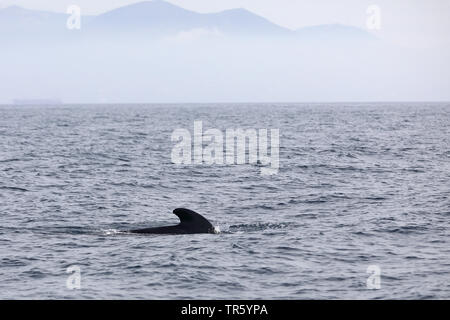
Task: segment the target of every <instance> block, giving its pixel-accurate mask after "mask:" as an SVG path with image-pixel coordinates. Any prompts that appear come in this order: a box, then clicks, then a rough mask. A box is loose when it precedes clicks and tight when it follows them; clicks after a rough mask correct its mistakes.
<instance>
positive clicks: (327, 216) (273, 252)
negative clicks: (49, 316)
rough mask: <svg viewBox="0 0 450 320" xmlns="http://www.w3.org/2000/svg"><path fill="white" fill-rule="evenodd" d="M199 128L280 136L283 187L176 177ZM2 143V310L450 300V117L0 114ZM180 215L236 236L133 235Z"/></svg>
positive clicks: (435, 107)
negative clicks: (77, 283) (186, 144)
mask: <svg viewBox="0 0 450 320" xmlns="http://www.w3.org/2000/svg"><path fill="white" fill-rule="evenodd" d="M194 120H202V121H203V126H204V128H205V129H208V128H219V129H222V130H225V129H226V128H236V127H241V128H268V129H270V128H279V129H280V134H281V141H280V142H281V149H280V162H281V168H280V171H279V174H277V175H272V176H262V175H260V174H259V170H260V168H259V167H258V166H255V165H233V166H226V165H224V166H176V165H174V164H172V163H171V158H170V156H171V150H172V146H173V145H174V143H173V142H172V141H171V139H170V136H171V133H172V131H173V130H174V129H177V128H187V129H189V130H190V131H191V132H192V130H193V128H192V127H193V122H194ZM0 137H1V140H0V212H1V220H0V221H1V223H0V298H31V299H38V298H81V299H85V298H88V299H89V298H101V299H103V298H112V299H116V298H125V299H137V298H148V299H175V298H200V299H213V298H218V299H222V298H232V299H241V298H246V299H253V298H269V299H271V298H279V299H311V298H313V299H318V298H337V299H342V298H382V299H383V298H384V299H385V298H407V299H412V298H450V272H449V271H450V239H449V226H450V225H449V220H450V200H449V196H450V182H449V181H450V105H449V104H406V103H405V104H353V105H345V104H334V105H333V104H331V105H320V104H314V105H282V104H279V105H275V104H274V105H257V104H255V105H201V106H196V105H119V106H115V105H102V106H97V105H92V106H80V105H77V106H75V105H74V106H58V107H12V106H2V107H0ZM176 207H187V208H191V209H194V210H196V211H198V212H199V213H201V214H204V215H205V216H206V217H207V218H208V219H210V220H211V221H212V222H213V224H214V225H217V226H219V227H220V229H221V230H222V233H220V234H217V235H178V236H155V235H148V236H142V235H134V234H126V233H122V232H121V231H125V230H128V229H130V228H136V227H147V226H159V225H167V224H173V223H177V219H176V217H175V216H174V215H172V214H171V211H172V210H173V209H174V208H176ZM72 265H78V266H79V267H80V268H81V289H80V290H69V289H68V288H67V287H66V280H67V277H68V276H69V274H67V273H66V270H67V268H68V267H69V266H72ZM369 265H377V266H379V267H380V268H381V289H379V290H369V289H367V287H366V280H367V278H368V277H369V274H367V273H366V270H367V267H368V266H369Z"/></svg>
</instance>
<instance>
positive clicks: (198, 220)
mask: <svg viewBox="0 0 450 320" xmlns="http://www.w3.org/2000/svg"><path fill="white" fill-rule="evenodd" d="M173 213H174V214H175V215H177V216H178V218H180V226H187V225H189V226H190V227H191V228H195V229H197V230H200V229H202V230H206V231H209V229H214V227H213V225H212V224H211V223H210V222H209V221H208V220H207V219H206V218H204V217H203V216H201V215H200V214H198V213H197V212H195V211H192V210H189V209H185V208H177V209H175V210H173Z"/></svg>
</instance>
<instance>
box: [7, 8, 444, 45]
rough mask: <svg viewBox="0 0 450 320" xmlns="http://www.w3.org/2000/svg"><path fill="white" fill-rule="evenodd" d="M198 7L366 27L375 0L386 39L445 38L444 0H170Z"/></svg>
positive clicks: (437, 41)
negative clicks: (247, 11) (242, 10)
mask: <svg viewBox="0 0 450 320" xmlns="http://www.w3.org/2000/svg"><path fill="white" fill-rule="evenodd" d="M136 2H140V1H136V0H95V1H92V0H0V7H8V6H10V5H19V6H22V7H25V8H31V9H41V10H49V11H56V12H65V11H66V8H67V7H68V6H69V5H72V4H75V5H78V6H80V7H81V9H82V12H83V13H85V14H99V13H103V12H106V11H108V10H111V9H114V8H117V7H121V6H124V5H128V4H132V3H136ZM168 2H171V3H173V4H176V5H178V6H181V7H183V8H186V9H190V10H193V11H197V12H216V11H221V10H226V9H231V8H245V9H248V10H250V11H252V12H254V13H256V14H259V15H261V16H263V17H265V18H267V19H269V20H271V21H272V22H275V23H277V24H279V25H281V26H284V27H288V28H290V29H297V28H301V27H304V26H310V25H318V24H331V23H341V24H347V25H352V26H357V27H361V28H366V21H367V19H368V14H367V12H366V11H367V8H368V7H369V6H370V5H376V6H378V7H379V9H380V13H381V28H380V30H376V31H372V32H374V33H376V34H377V35H378V36H379V37H380V38H382V39H383V40H385V41H388V42H391V43H393V44H396V45H402V46H410V47H417V48H422V47H424V48H427V47H439V46H443V45H448V44H449V43H450V37H449V31H450V1H449V0H340V1H336V0H314V1H312V0H310V1H305V0H170V1H168Z"/></svg>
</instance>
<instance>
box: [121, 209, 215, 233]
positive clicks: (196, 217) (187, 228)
mask: <svg viewBox="0 0 450 320" xmlns="http://www.w3.org/2000/svg"><path fill="white" fill-rule="evenodd" d="M173 214H175V215H176V216H178V218H179V219H180V223H179V224H177V225H175V226H166V227H156V228H146V229H136V230H130V232H131V233H143V234H194V233H215V232H214V226H213V225H212V224H211V223H210V222H209V221H208V220H207V219H206V218H205V217H203V216H202V215H200V214H198V213H197V212H195V211H192V210H189V209H185V208H177V209H175V210H173Z"/></svg>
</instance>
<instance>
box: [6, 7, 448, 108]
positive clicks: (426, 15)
mask: <svg viewBox="0 0 450 320" xmlns="http://www.w3.org/2000/svg"><path fill="white" fill-rule="evenodd" d="M135 2H140V1H133V0H95V1H92V0H52V1H49V0H15V1H12V0H0V8H2V7H8V6H11V5H19V6H22V7H25V8H29V9H36V10H37V9H39V10H46V11H53V12H66V9H67V7H68V6H69V5H74V4H75V5H78V6H79V7H80V8H81V11H82V13H84V14H89V15H97V14H101V13H103V12H106V11H109V10H112V9H114V8H117V7H122V6H125V5H128V4H132V3H135ZM168 2H171V3H172V4H175V5H178V6H180V7H183V8H186V9H190V10H193V11H196V12H202V13H208V12H218V11H222V10H226V9H231V8H245V9H247V10H249V11H251V12H253V13H256V14H258V15H260V16H263V17H265V18H267V19H269V20H270V21H272V22H274V23H276V24H278V25H280V26H283V27H287V28H290V29H298V28H302V27H305V26H313V25H323V24H336V23H339V24H344V25H350V26H355V27H359V28H361V29H364V30H368V29H367V21H368V19H369V18H370V14H368V13H367V9H368V8H369V7H373V6H376V8H378V9H379V10H380V18H381V19H380V29H379V30H368V31H369V32H372V33H375V35H376V37H377V38H378V39H381V41H375V43H372V44H371V45H362V44H361V43H358V41H353V40H351V41H345V39H347V40H348V38H345V39H344V38H339V37H338V39H340V41H341V42H339V43H336V42H335V39H334V38H325V40H323V38H320V41H318V42H317V41H309V40H307V39H303V40H302V41H293V38H289V40H287V38H283V37H281V38H277V39H274V38H271V37H266V38H265V37H262V38H258V37H255V38H254V39H246V40H251V41H242V40H241V39H239V37H231V36H230V37H222V36H223V35H222V34H221V32H220V31H215V30H203V29H201V30H198V29H192V30H183V31H181V32H180V33H178V34H173V35H172V34H170V35H165V36H166V37H165V38H164V39H163V40H161V41H160V40H155V39H152V38H148V39H147V38H139V34H138V35H137V36H138V37H137V39H138V41H137V42H136V41H133V39H132V38H130V39H129V34H125V35H124V37H125V38H120V34H114V37H113V38H109V37H103V36H102V35H100V36H99V34H96V33H93V34H92V35H96V36H97V38H95V40H92V41H90V40H89V37H87V38H84V40H85V41H80V42H77V41H72V40H71V41H67V42H64V41H62V42H59V41H56V42H51V41H49V42H45V41H42V42H41V41H37V40H38V39H41V38H40V37H42V38H43V39H44V40H45V39H46V36H47V33H46V32H43V34H40V35H39V36H40V37H36V38H33V41H28V40H27V41H12V42H7V40H6V39H5V38H2V37H0V40H2V43H1V44H0V45H3V43H7V45H6V46H5V45H3V46H2V50H0V70H1V74H2V77H3V78H4V79H7V81H0V104H4V103H10V102H11V101H14V100H15V99H59V100H62V101H63V102H65V103H115V102H121V103H128V102H176V103H179V102H246V101H251V102H273V101H278V102H280V101H283V102H320V101H322V102H323V101H450V59H449V56H450V43H449V41H450V37H449V32H450V0H429V1H426V0H369V1H367V0H340V1H336V0H309V1H300V0H221V1H218V0H184V1H182V0H170V1H168ZM369 20H370V19H369ZM0 22H1V21H0ZM61 25H62V26H63V29H65V23H64V24H61ZM333 28H334V27H332V29H333ZM0 31H1V30H0ZM3 31H5V30H3ZM10 33H11V32H10V31H8V30H6V34H7V35H9V34H10ZM11 39H14V40H16V37H15V36H14V35H12V38H11ZM50 39H51V33H50ZM70 39H72V38H70ZM73 39H76V38H73ZM142 39H147V41H141V40H142ZM350 39H352V38H350ZM34 40H36V41H34ZM150 40H151V41H150ZM313 40H315V38H314V39H313ZM49 43H50V44H51V45H49Z"/></svg>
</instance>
